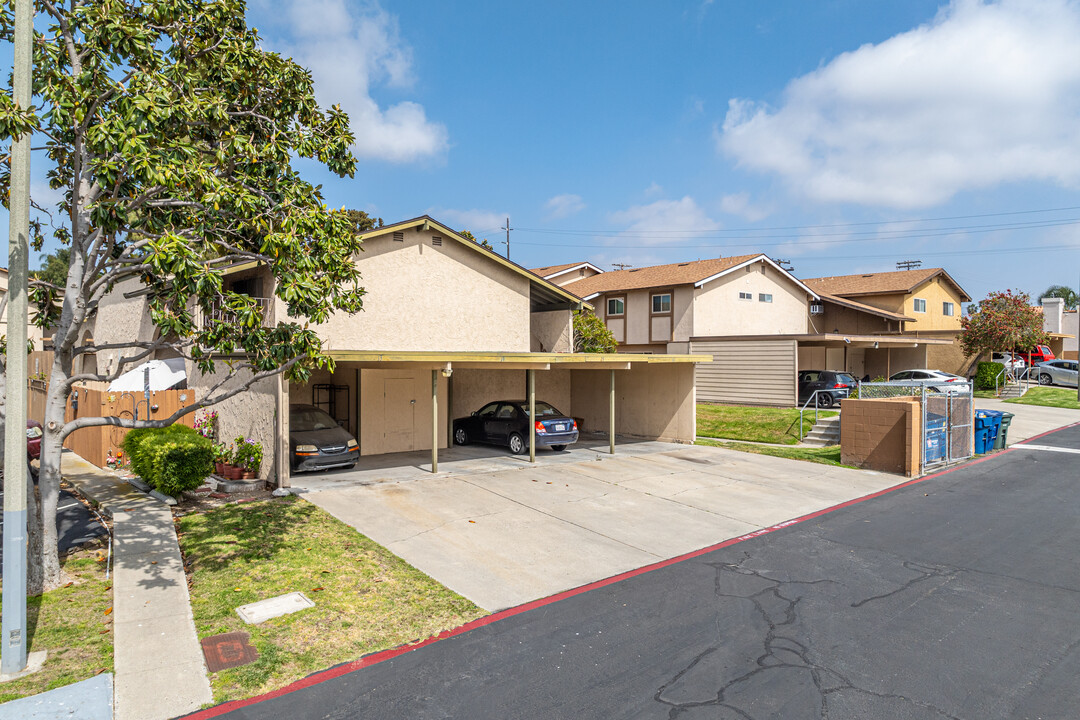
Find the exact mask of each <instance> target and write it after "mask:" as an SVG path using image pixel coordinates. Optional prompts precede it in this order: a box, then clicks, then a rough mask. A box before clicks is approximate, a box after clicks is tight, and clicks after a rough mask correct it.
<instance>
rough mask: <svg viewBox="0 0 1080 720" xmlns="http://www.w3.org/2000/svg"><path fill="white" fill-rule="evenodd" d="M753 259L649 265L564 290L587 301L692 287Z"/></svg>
mask: <svg viewBox="0 0 1080 720" xmlns="http://www.w3.org/2000/svg"><path fill="white" fill-rule="evenodd" d="M756 257H764V256H762V255H761V254H760V253H759V254H755V255H738V256H736V257H727V258H715V259H712V260H695V261H694V262H685V263H672V264H670V265H652V266H650V267H643V268H633V269H631V270H614V271H612V272H606V273H602V274H600V275H593V276H592V277H587V278H584V279H582V280H578V281H577V282H572V283H567V284H566V286H565V288H566V289H567V290H569V291H570V292H572V293H574V294H575V295H577V296H578V297H581V298H587V297H589V296H590V295H593V294H595V293H605V292H614V291H617V290H641V289H644V288H654V287H672V286H674V285H692V284H693V283H696V282H700V281H701V280H704V279H705V278H708V277H712V276H713V275H716V274H717V273H720V272H723V271H725V270H730V269H731V268H733V267H735V266H736V265H739V264H741V263H744V262H746V261H748V260H753V259H754V258H756Z"/></svg>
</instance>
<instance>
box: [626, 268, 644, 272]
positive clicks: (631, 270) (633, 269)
mask: <svg viewBox="0 0 1080 720" xmlns="http://www.w3.org/2000/svg"><path fill="white" fill-rule="evenodd" d="M640 269H641V268H630V270H629V272H637V271H638V270H640Z"/></svg>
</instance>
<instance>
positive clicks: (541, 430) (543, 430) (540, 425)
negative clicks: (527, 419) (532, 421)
mask: <svg viewBox="0 0 1080 720" xmlns="http://www.w3.org/2000/svg"><path fill="white" fill-rule="evenodd" d="M536 432H537V433H538V434H542V433H546V432H547V428H546V427H544V423H542V422H540V421H539V420H537V421H536Z"/></svg>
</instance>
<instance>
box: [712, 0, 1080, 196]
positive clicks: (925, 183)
mask: <svg viewBox="0 0 1080 720" xmlns="http://www.w3.org/2000/svg"><path fill="white" fill-rule="evenodd" d="M783 97H784V99H783V103H782V105H781V106H780V107H779V108H775V109H774V108H769V107H766V106H765V105H763V104H759V103H755V102H753V101H750V100H745V99H732V100H731V101H730V102H729V109H728V113H727V116H726V118H725V119H724V122H723V125H722V127H719V128H717V131H716V139H717V145H718V147H719V149H720V150H722V151H723V152H725V153H727V154H728V155H730V156H731V157H733V158H734V159H735V160H736V161H737V162H738V164H739V165H740V166H741V167H746V168H749V169H753V170H758V171H762V172H767V173H775V174H777V175H779V176H781V177H783V178H784V179H785V180H786V181H787V182H788V183H790V185H791V186H792V187H793V189H794V190H795V191H796V192H798V193H800V194H802V195H805V196H807V197H809V198H811V199H814V200H820V201H830V202H854V203H861V204H866V205H874V206H885V207H893V208H914V207H925V206H931V205H935V204H938V203H942V202H945V201H946V200H948V199H949V198H950V197H952V196H953V195H954V194H956V193H958V192H962V191H964V190H971V189H977V188H984V187H992V186H995V185H999V184H1002V183H1007V182H1015V181H1024V180H1037V181H1050V182H1055V183H1058V184H1060V185H1063V186H1066V187H1076V186H1077V185H1078V184H1080V6H1078V3H1077V2H1076V1H1075V0H1000V2H984V1H982V0H954V1H953V2H952V3H951V4H950V5H948V6H947V7H945V8H943V9H942V10H941V11H940V12H939V13H938V15H937V17H936V18H935V19H934V20H933V21H932V22H930V23H928V24H926V25H923V26H920V27H918V28H916V29H914V30H911V31H909V32H905V33H902V34H900V35H896V36H894V37H892V38H890V39H888V40H886V41H884V42H882V43H880V44H878V45H864V46H862V47H860V48H859V49H857V50H854V51H852V52H848V53H844V54H842V55H840V56H838V57H836V58H835V59H833V60H832V61H830V62H828V63H827V64H825V65H823V66H822V67H821V68H819V69H818V70H816V71H814V72H812V73H809V74H807V75H804V76H802V77H799V78H796V79H794V80H792V81H791V82H790V83H789V84H788V86H787V87H786V88H785V90H784V96H783Z"/></svg>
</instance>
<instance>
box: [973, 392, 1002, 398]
mask: <svg viewBox="0 0 1080 720" xmlns="http://www.w3.org/2000/svg"><path fill="white" fill-rule="evenodd" d="M974 395H975V397H976V398H982V399H983V400H994V399H996V398H997V393H996V392H994V391H993V390H975V391H974Z"/></svg>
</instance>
